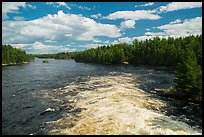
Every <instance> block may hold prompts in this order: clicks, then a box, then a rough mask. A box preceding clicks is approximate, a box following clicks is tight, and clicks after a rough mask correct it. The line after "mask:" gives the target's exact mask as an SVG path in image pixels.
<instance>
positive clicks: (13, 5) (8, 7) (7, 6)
mask: <svg viewBox="0 0 204 137" xmlns="http://www.w3.org/2000/svg"><path fill="white" fill-rule="evenodd" d="M20 7H24V8H25V7H26V3H25V2H2V18H3V19H7V18H8V15H7V14H8V13H17V12H18V10H19V8H20Z"/></svg>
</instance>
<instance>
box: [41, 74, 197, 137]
mask: <svg viewBox="0 0 204 137" xmlns="http://www.w3.org/2000/svg"><path fill="white" fill-rule="evenodd" d="M135 81H139V79H135V78H134V77H132V76H131V75H116V76H110V75H108V76H102V77H91V78H90V79H88V80H87V81H86V82H81V83H71V84H69V85H68V86H66V87H64V88H60V89H57V90H55V91H54V92H49V93H46V95H44V96H43V95H40V96H41V97H45V98H49V99H51V100H55V101H63V102H64V103H63V106H66V105H67V107H69V106H70V105H72V107H73V108H74V109H73V110H70V111H69V112H70V113H67V114H65V116H64V117H62V118H60V119H58V120H57V121H52V122H48V123H47V127H48V128H47V132H48V134H51V135H56V134H57V135H69V134H76V135H88V134H92V135H97V134H104V135H111V134H119V135H120V134H129V135H132V134H134V135H191V134H201V131H200V130H199V129H195V128H193V127H191V126H189V125H188V124H186V123H184V122H182V121H179V120H178V119H175V117H171V116H166V115H165V114H166V113H167V112H162V109H163V108H165V107H166V106H167V104H166V102H165V101H163V100H161V99H159V98H154V97H153V96H151V94H148V93H147V92H144V91H143V90H141V89H139V88H137V87H135V83H134V82H135ZM63 95H65V96H63ZM168 107H170V106H168ZM76 110H78V111H76ZM76 112H77V113H76Z"/></svg>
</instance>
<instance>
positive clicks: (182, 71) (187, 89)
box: [174, 48, 202, 99]
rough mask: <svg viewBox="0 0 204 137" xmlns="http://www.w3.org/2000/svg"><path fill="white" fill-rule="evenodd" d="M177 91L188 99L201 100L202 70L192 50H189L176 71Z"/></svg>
mask: <svg viewBox="0 0 204 137" xmlns="http://www.w3.org/2000/svg"><path fill="white" fill-rule="evenodd" d="M174 83H175V89H176V91H177V92H178V93H179V94H180V95H182V97H183V98H186V99H195V98H199V97H200V96H201V93H202V70H201V67H200V66H199V65H197V58H196V56H195V53H194V52H193V50H192V49H190V48H187V49H186V51H185V53H184V55H183V58H182V62H181V63H179V65H178V66H177V70H176V79H175V81H174Z"/></svg>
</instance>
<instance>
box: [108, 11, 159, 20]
mask: <svg viewBox="0 0 204 137" xmlns="http://www.w3.org/2000/svg"><path fill="white" fill-rule="evenodd" d="M104 18H105V19H110V20H116V19H126V20H128V19H130V20H157V19H160V18H161V17H160V16H159V15H157V14H154V13H153V12H152V11H151V10H136V11H117V12H114V13H111V14H109V15H108V16H106V17H104Z"/></svg>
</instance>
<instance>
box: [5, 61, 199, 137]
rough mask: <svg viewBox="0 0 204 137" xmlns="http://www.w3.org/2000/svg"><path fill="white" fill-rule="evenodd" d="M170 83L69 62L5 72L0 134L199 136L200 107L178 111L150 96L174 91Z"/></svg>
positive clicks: (130, 70) (149, 73) (137, 70)
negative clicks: (154, 92) (153, 91)
mask: <svg viewBox="0 0 204 137" xmlns="http://www.w3.org/2000/svg"><path fill="white" fill-rule="evenodd" d="M173 79H174V75H173V74H172V73H169V72H167V71H163V69H160V68H159V67H158V68H146V67H134V66H111V65H96V64H85V63H76V62H75V61H73V60H55V59H49V63H42V59H36V60H35V62H30V63H28V64H24V65H18V66H7V67H3V68H2V134H65V133H70V134H72V133H73V134H114V133H116V134H199V133H201V131H199V130H201V129H202V126H200V123H202V118H201V114H202V109H201V108H200V107H199V106H196V107H197V108H196V107H195V105H188V106H185V104H183V106H179V107H181V108H182V109H181V108H179V107H178V105H177V104H176V103H175V102H177V101H174V100H171V99H167V98H160V97H158V96H154V97H153V96H152V94H149V93H150V91H151V89H152V88H169V87H172V83H173ZM155 97H156V98H155ZM166 107H167V108H169V110H176V111H177V113H176V114H178V115H175V111H172V112H171V113H170V111H169V110H168V109H166ZM185 107H186V108H185ZM189 109H192V111H193V112H196V113H195V116H198V117H197V119H195V118H194V117H190V116H192V113H193V112H192V111H191V112H187V110H189ZM180 110H183V111H180ZM185 110H186V111H185ZM167 112H168V113H167ZM185 119H187V120H185ZM162 121H163V122H162ZM188 121H190V122H188ZM175 122H176V123H177V124H175V126H174V127H173V126H170V125H173V124H172V123H175ZM189 124H190V126H189ZM91 125H92V126H91ZM196 126H198V129H197V128H195V129H194V127H196ZM93 127H94V128H93ZM144 127H145V129H144Z"/></svg>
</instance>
